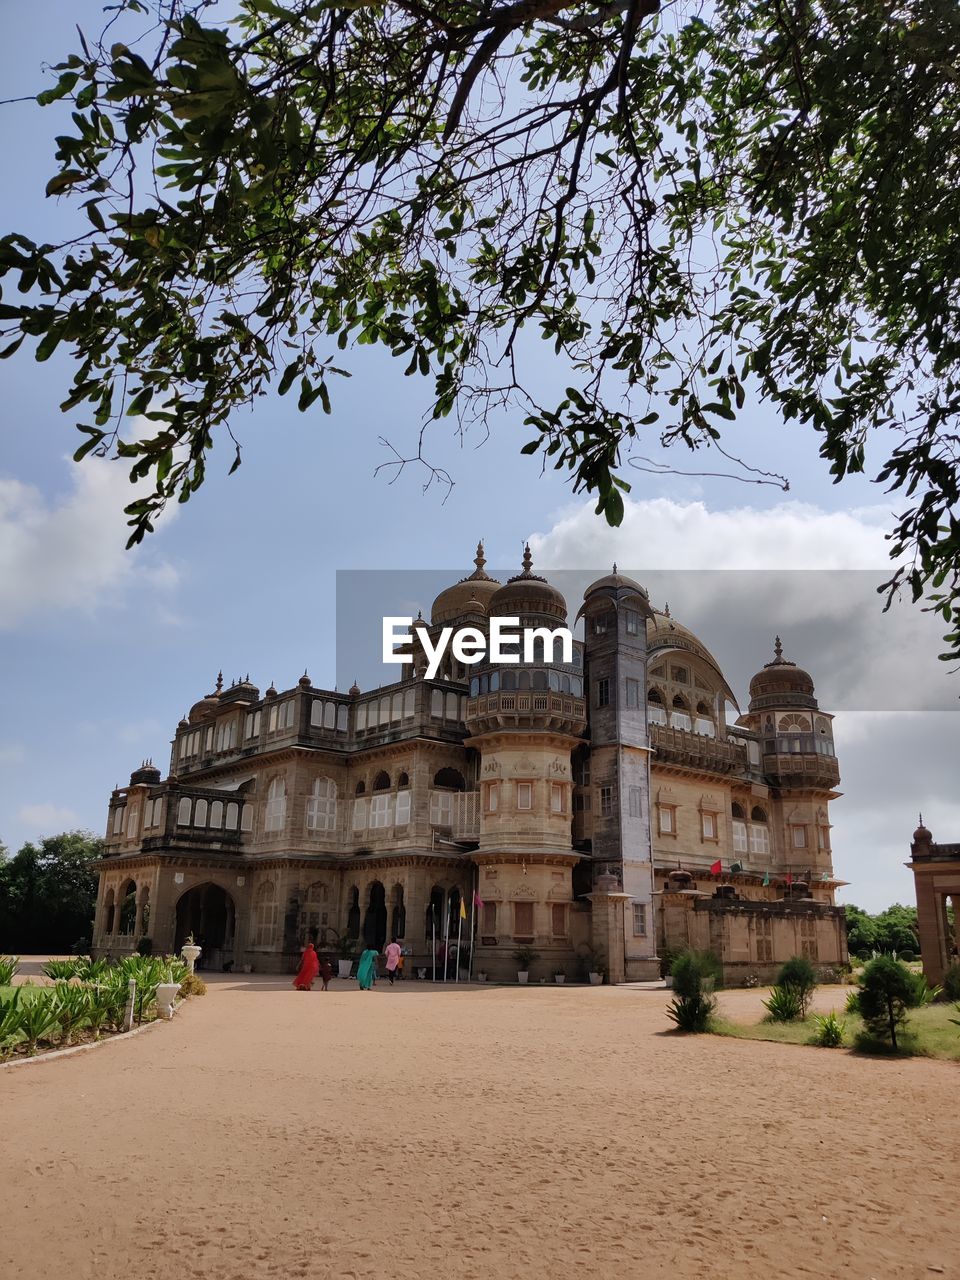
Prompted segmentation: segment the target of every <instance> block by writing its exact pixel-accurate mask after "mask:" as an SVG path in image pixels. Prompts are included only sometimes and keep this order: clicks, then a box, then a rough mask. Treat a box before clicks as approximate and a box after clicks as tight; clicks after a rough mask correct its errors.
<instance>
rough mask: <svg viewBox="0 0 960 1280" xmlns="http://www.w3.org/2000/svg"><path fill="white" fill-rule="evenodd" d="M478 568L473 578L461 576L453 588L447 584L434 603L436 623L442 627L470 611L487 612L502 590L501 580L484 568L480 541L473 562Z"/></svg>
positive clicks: (432, 610)
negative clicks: (493, 576) (491, 601)
mask: <svg viewBox="0 0 960 1280" xmlns="http://www.w3.org/2000/svg"><path fill="white" fill-rule="evenodd" d="M473 563H474V564H475V565H476V566H477V567H476V568H475V569H474V571H473V573H471V574H470V575H469V577H466V578H461V579H460V581H459V582H456V583H454V585H453V586H452V587H446V588H445V589H444V590H443V591H441V592H440V594H439V595H438V596H437V598H436V600H434V602H433V608H432V609H431V610H430V622H431V625H432V626H435V627H437V626H441V625H445V624H446V623H449V622H455V621H456V620H457V618H462V617H464V616H465V615H466V614H471V613H476V612H478V610H477V607H476V606H477V604H479V605H480V609H479V612H480V613H486V611H487V605H488V604H489V602H490V600H491V598H492V597H493V596H494V595H495V594H496V593H497V591H499V589H500V583H499V582H498V581H497V580H496V578H491V577H490V575H489V574H488V573H487V572H486V570H485V569H484V565H485V564H486V563H487V561H486V559H485V557H484V554H483V543H482V542H478V543H477V554H476V558H475V559H474V562H473Z"/></svg>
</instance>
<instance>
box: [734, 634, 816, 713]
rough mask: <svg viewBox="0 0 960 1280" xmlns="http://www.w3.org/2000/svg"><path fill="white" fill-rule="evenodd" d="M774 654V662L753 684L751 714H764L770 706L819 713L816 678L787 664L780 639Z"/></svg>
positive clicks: (766, 665)
mask: <svg viewBox="0 0 960 1280" xmlns="http://www.w3.org/2000/svg"><path fill="white" fill-rule="evenodd" d="M773 654H774V656H773V661H772V662H767V663H765V665H764V668H763V670H762V671H758V672H757V674H756V675H755V676H754V677H753V679H752V680H751V681H750V711H751V712H757V711H764V710H765V709H766V708H767V707H776V708H777V709H778V710H786V709H787V708H791V707H799V708H802V709H803V710H805V711H816V710H817V709H818V707H817V700H816V698H815V697H814V696H813V678H812V677H811V676H810V674H809V672H807V671H804V670H803V668H802V667H798V666H797V664H796V663H795V662H788V661H787V659H786V658H785V657H784V656H783V645H782V644H781V643H780V637H779V636H777V638H776V641H775V642H774V646H773Z"/></svg>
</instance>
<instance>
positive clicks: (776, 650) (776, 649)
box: [773, 636, 783, 662]
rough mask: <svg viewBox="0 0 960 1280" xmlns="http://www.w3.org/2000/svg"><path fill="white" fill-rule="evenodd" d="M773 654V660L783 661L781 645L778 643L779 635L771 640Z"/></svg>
mask: <svg viewBox="0 0 960 1280" xmlns="http://www.w3.org/2000/svg"><path fill="white" fill-rule="evenodd" d="M773 656H774V659H775V661H777V662H782V661H783V645H782V644H781V643H780V637H779V636H777V638H776V639H775V640H774V642H773Z"/></svg>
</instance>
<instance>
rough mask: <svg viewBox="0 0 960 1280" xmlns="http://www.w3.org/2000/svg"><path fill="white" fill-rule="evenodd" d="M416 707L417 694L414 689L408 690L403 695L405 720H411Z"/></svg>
mask: <svg viewBox="0 0 960 1280" xmlns="http://www.w3.org/2000/svg"><path fill="white" fill-rule="evenodd" d="M415 707H416V693H415V692H414V690H413V689H407V690H406V691H405V692H404V695H403V718H404V720H410V719H411V718H412V716H413V713H414V709H415Z"/></svg>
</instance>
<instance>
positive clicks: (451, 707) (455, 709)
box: [446, 693, 460, 720]
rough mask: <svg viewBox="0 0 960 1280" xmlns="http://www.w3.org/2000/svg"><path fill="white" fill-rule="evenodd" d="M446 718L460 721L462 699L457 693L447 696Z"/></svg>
mask: <svg viewBox="0 0 960 1280" xmlns="http://www.w3.org/2000/svg"><path fill="white" fill-rule="evenodd" d="M446 718H447V719H448V720H459V719H460V699H459V698H458V697H457V695H456V694H455V693H448V694H447V706H446Z"/></svg>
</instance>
